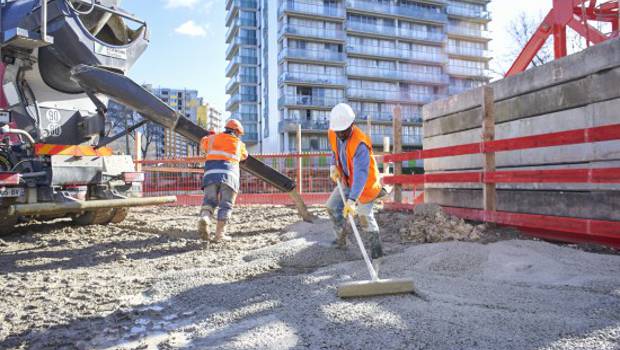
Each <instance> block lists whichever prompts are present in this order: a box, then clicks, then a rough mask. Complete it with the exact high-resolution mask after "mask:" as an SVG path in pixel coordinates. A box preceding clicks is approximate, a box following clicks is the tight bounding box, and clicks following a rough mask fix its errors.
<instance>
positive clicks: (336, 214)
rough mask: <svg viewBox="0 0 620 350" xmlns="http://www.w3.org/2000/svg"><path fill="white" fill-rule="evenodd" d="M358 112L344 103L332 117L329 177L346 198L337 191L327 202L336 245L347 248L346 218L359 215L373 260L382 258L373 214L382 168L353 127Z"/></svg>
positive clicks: (377, 226) (362, 136) (361, 133)
mask: <svg viewBox="0 0 620 350" xmlns="http://www.w3.org/2000/svg"><path fill="white" fill-rule="evenodd" d="M354 121H355V113H354V112H353V109H352V108H351V106H349V105H348V104H345V103H340V104H338V105H336V106H335V107H334V108H333V109H332V110H331V114H330V120H329V131H328V140H329V145H330V147H331V150H332V152H333V157H332V162H333V165H332V166H331V167H330V177H331V179H332V180H333V181H334V182H339V181H340V182H341V185H342V188H343V190H344V193H345V196H346V199H347V200H346V202H345V203H343V201H342V198H341V196H340V192H339V191H338V188H336V189H335V190H334V191H333V192H332V194H331V196H330V197H329V200H328V201H327V204H326V206H327V213H328V214H329V217H330V219H331V221H332V223H333V225H334V231H335V234H336V240H335V241H334V244H335V245H336V246H337V247H338V248H341V249H344V248H346V243H347V237H346V231H345V223H346V218H347V217H348V216H349V215H353V216H358V217H359V219H360V220H359V221H360V223H361V227H362V231H363V232H364V233H366V236H367V237H368V239H369V240H370V253H371V256H372V258H373V259H377V258H380V257H382V256H383V248H382V246H381V240H380V238H379V225H378V224H377V221H376V220H375V217H374V215H373V207H374V203H375V200H376V199H377V198H379V197H380V195H381V194H382V187H381V183H380V177H379V169H378V168H377V163H376V162H375V158H374V157H373V152H372V142H371V140H370V138H369V137H368V136H367V135H366V134H364V132H363V131H362V130H360V129H359V128H358V127H357V126H355V125H353V122H354Z"/></svg>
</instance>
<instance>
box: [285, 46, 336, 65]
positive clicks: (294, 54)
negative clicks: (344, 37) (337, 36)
mask: <svg viewBox="0 0 620 350" xmlns="http://www.w3.org/2000/svg"><path fill="white" fill-rule="evenodd" d="M286 58H297V59H304V60H310V61H319V62H326V61H331V62H338V63H344V62H345V59H346V57H345V55H344V53H343V52H333V51H327V50H306V49H293V48H290V47H288V48H285V49H283V50H281V51H280V53H279V54H278V60H279V61H281V60H284V59H286Z"/></svg>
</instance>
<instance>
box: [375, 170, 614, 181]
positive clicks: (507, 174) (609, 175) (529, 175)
mask: <svg viewBox="0 0 620 350" xmlns="http://www.w3.org/2000/svg"><path fill="white" fill-rule="evenodd" d="M383 182H384V183H385V184H388V185H396V184H416V185H419V184H424V183H620V168H599V169H547V170H515V171H496V172H489V173H482V172H447V173H435V174H424V175H397V176H385V177H383Z"/></svg>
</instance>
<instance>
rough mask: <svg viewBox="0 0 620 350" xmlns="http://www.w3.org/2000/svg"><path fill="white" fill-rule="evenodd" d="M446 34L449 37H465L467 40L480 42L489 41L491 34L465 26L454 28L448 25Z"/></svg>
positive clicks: (454, 26)
mask: <svg viewBox="0 0 620 350" xmlns="http://www.w3.org/2000/svg"><path fill="white" fill-rule="evenodd" d="M446 32H447V33H448V35H451V36H459V37H465V38H468V39H477V40H481V41H490V40H491V33H490V32H489V31H488V30H481V29H475V28H469V27H465V26H456V25H452V24H449V25H448V26H447V27H446Z"/></svg>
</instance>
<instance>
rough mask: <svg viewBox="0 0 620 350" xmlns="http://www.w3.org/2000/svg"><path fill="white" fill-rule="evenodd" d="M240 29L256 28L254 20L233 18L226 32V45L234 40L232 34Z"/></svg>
mask: <svg viewBox="0 0 620 350" xmlns="http://www.w3.org/2000/svg"><path fill="white" fill-rule="evenodd" d="M240 27H256V18H252V19H247V18H241V17H237V18H235V19H234V20H233V21H232V22H231V23H230V26H229V27H228V30H227V31H226V43H227V44H228V43H230V42H231V41H232V39H233V38H234V34H235V33H236V32H237V30H238V29H239V28H240Z"/></svg>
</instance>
